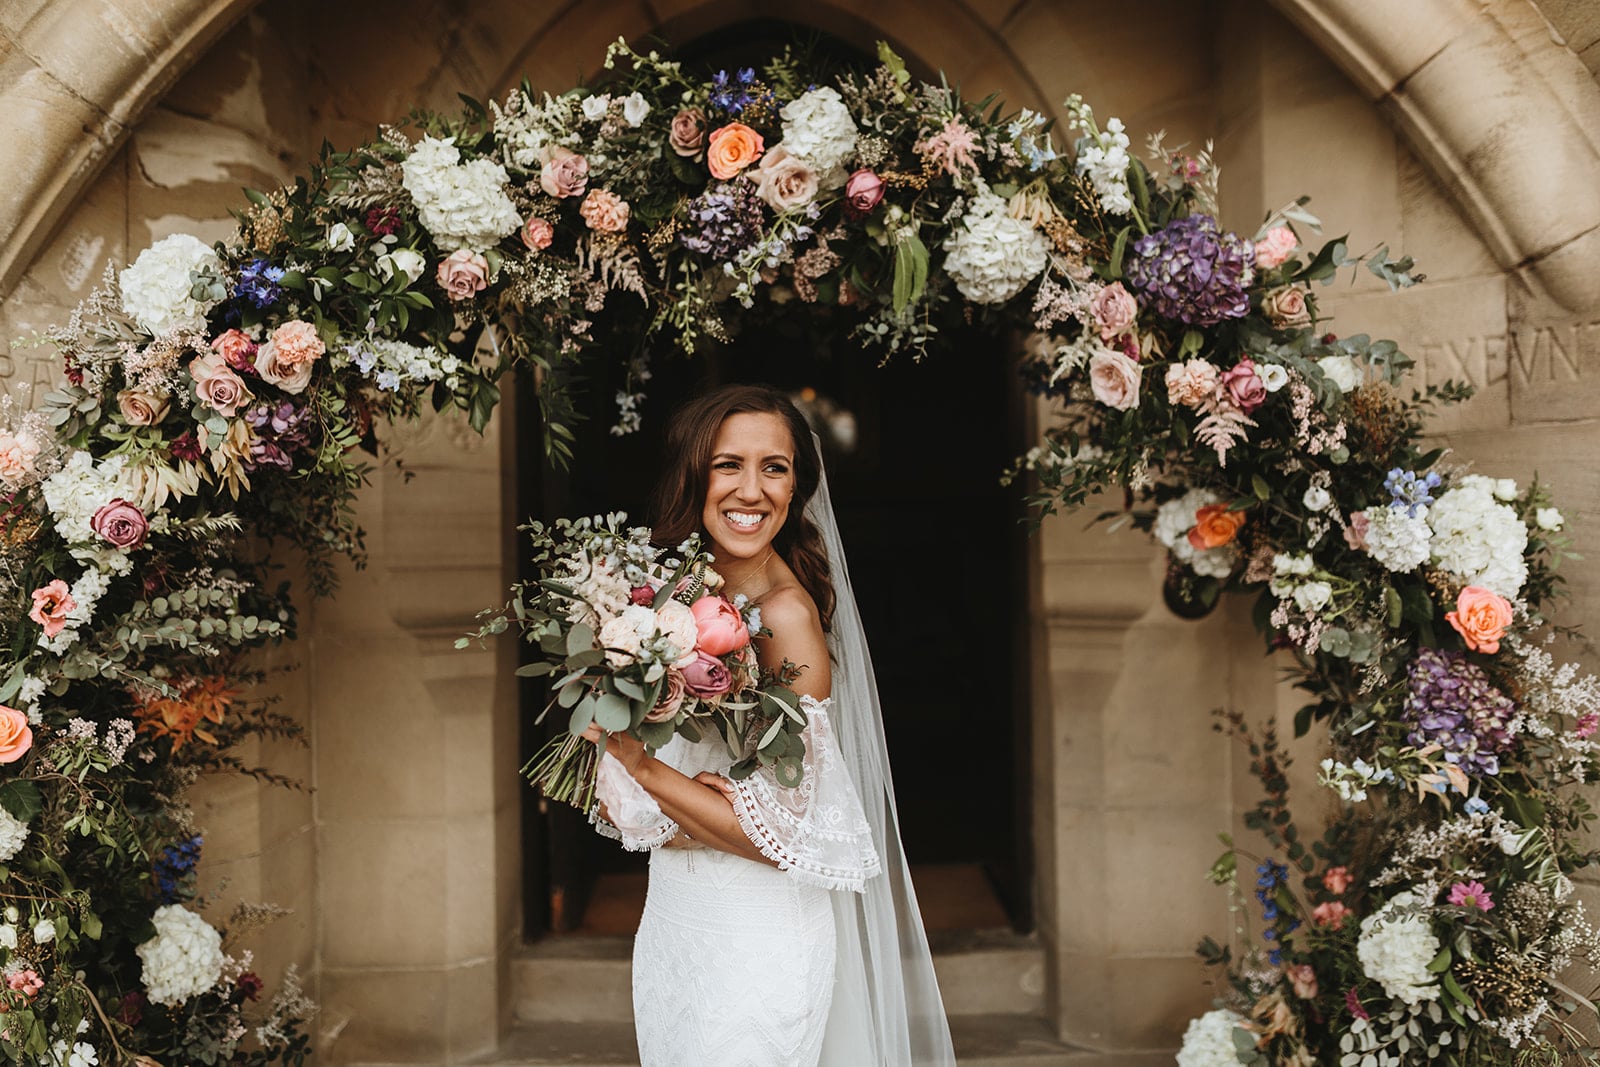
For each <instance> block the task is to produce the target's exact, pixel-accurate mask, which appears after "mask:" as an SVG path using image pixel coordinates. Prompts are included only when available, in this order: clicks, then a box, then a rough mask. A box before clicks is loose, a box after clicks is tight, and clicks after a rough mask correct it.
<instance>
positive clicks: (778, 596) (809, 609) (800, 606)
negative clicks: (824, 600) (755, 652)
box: [760, 583, 833, 700]
mask: <svg viewBox="0 0 1600 1067" xmlns="http://www.w3.org/2000/svg"><path fill="white" fill-rule="evenodd" d="M760 608H761V625H762V627H763V628H765V629H767V630H769V631H771V636H770V637H766V638H764V639H762V641H761V662H762V663H763V664H764V665H766V666H768V667H773V668H776V667H777V666H778V665H779V664H781V663H782V662H783V661H784V660H788V661H789V662H790V663H793V664H795V665H796V666H798V667H801V668H804V669H803V670H802V671H801V674H800V678H799V680H798V681H797V682H796V684H795V686H794V690H795V692H797V693H803V694H809V695H811V696H813V697H816V698H817V699H818V700H821V699H822V698H823V697H826V696H827V695H828V692H829V689H830V688H831V686H832V675H833V671H832V665H831V664H830V663H829V662H828V642H827V639H826V638H825V637H824V636H823V634H822V617H821V615H819V614H818V613H817V605H816V604H815V602H813V601H812V599H811V595H810V594H809V593H807V592H806V591H805V589H804V588H803V587H802V586H800V585H799V584H798V583H796V584H795V585H793V586H789V585H783V586H779V587H778V588H776V589H774V590H772V591H771V592H770V593H768V594H767V595H766V596H764V597H762V598H761V603H760Z"/></svg>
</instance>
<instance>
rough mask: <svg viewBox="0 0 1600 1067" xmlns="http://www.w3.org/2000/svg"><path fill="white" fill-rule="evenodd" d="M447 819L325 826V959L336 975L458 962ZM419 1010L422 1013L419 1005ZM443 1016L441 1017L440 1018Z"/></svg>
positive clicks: (321, 847)
mask: <svg viewBox="0 0 1600 1067" xmlns="http://www.w3.org/2000/svg"><path fill="white" fill-rule="evenodd" d="M449 835H450V827H449V826H448V825H447V823H446V821H445V820H443V819H423V818H413V819H383V820H379V819H360V820H357V819H351V820H341V821H337V822H334V821H327V820H325V821H324V822H323V823H322V825H321V827H320V829H319V831H318V855H319V860H318V868H319V869H318V874H319V876H320V879H321V886H322V894H321V895H322V900H321V907H322V959H323V965H324V967H325V968H327V969H329V970H330V971H337V970H347V969H351V968H372V969H381V968H385V967H406V968H418V969H422V968H427V967H429V966H430V965H432V966H443V965H445V964H448V963H451V962H454V960H453V957H452V954H451V951H450V945H449V937H448V924H447V919H448V916H449V912H450V905H451V900H450V896H449V893H448V891H447V888H446V881H445V878H444V876H443V869H444V865H445V863H447V862H448V857H449V848H450V842H449ZM412 1010H414V1011H415V1010H420V1009H418V1008H417V1007H416V1006H415V1005H413V1009H412ZM435 1017H437V1016H435Z"/></svg>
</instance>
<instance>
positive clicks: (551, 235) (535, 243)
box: [522, 215, 556, 252]
mask: <svg viewBox="0 0 1600 1067" xmlns="http://www.w3.org/2000/svg"><path fill="white" fill-rule="evenodd" d="M555 239H556V228H555V227H554V226H552V225H550V220H549V219H545V218H541V217H539V216H538V215H529V216H528V221H527V222H525V223H523V224H522V243H523V244H524V245H527V247H528V251H530V252H542V251H544V250H545V249H546V248H549V247H550V242H551V241H554V240H555Z"/></svg>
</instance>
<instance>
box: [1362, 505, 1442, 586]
mask: <svg viewBox="0 0 1600 1067" xmlns="http://www.w3.org/2000/svg"><path fill="white" fill-rule="evenodd" d="M1432 536H1433V533H1432V531H1431V530H1430V529H1429V528H1428V517H1427V515H1426V514H1425V513H1424V514H1421V515H1417V516H1416V517H1412V516H1410V515H1407V514H1406V509H1405V508H1389V507H1379V508H1373V509H1372V510H1370V511H1368V512H1367V533H1366V539H1365V543H1364V546H1363V547H1365V548H1366V550H1367V555H1369V556H1371V557H1372V558H1373V559H1375V560H1377V561H1378V562H1379V563H1381V564H1382V565H1383V568H1384V569H1385V570H1389V571H1394V572H1395V573H1397V574H1409V573H1411V572H1412V571H1414V570H1416V569H1417V568H1418V567H1420V566H1422V565H1423V564H1424V563H1426V562H1428V548H1429V541H1430V539H1431V538H1432Z"/></svg>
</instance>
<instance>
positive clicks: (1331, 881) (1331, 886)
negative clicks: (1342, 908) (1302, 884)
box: [1322, 866, 1355, 897]
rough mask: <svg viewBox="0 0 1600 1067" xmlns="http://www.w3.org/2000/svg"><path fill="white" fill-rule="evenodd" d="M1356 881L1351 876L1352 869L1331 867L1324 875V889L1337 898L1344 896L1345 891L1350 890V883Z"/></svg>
mask: <svg viewBox="0 0 1600 1067" xmlns="http://www.w3.org/2000/svg"><path fill="white" fill-rule="evenodd" d="M1353 881H1355V878H1353V877H1352V876H1351V874H1350V868H1348V867H1344V866H1339V867H1329V868H1328V869H1327V870H1326V871H1324V872H1323V873H1322V888H1324V889H1326V890H1327V891H1328V892H1330V893H1332V894H1333V895H1334V896H1336V897H1342V896H1344V891H1345V890H1346V889H1349V888H1350V883H1351V882H1353Z"/></svg>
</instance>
